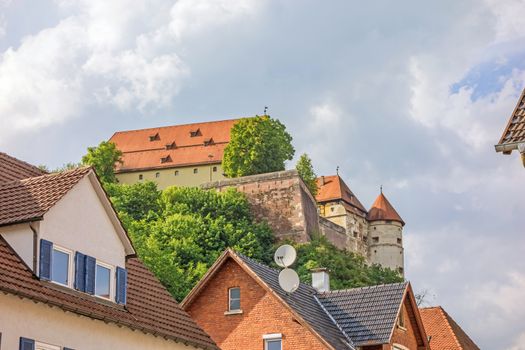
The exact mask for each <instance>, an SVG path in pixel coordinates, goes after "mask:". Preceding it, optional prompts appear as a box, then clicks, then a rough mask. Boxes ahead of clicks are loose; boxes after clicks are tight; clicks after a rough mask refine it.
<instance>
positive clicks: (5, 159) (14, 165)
mask: <svg viewBox="0 0 525 350" xmlns="http://www.w3.org/2000/svg"><path fill="white" fill-rule="evenodd" d="M44 174H46V172H45V171H44V170H42V169H39V168H37V167H36V166H34V165H31V164H29V163H26V162H24V161H21V160H19V159H16V158H15V157H11V156H10V155H8V154H6V153H3V152H0V184H2V183H6V182H11V181H13V180H22V179H26V178H28V177H32V176H40V175H44Z"/></svg>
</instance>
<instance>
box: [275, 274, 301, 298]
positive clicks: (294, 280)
mask: <svg viewBox="0 0 525 350" xmlns="http://www.w3.org/2000/svg"><path fill="white" fill-rule="evenodd" d="M299 283H300V282H299V275H298V274H297V272H295V271H294V270H292V269H288V268H286V269H284V270H282V271H281V272H280V273H279V285H280V286H281V288H282V289H283V290H284V291H285V292H287V293H293V292H295V291H296V290H297V288H299Z"/></svg>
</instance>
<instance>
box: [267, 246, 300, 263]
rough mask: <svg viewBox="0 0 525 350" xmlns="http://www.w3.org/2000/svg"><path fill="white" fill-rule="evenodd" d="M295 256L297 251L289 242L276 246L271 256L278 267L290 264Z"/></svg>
mask: <svg viewBox="0 0 525 350" xmlns="http://www.w3.org/2000/svg"><path fill="white" fill-rule="evenodd" d="M296 258H297V252H296V251H295V248H294V247H292V246H291V245H289V244H284V245H282V246H280V247H279V248H277V250H276V251H275V254H274V256H273V260H274V261H275V263H276V264H277V265H279V266H280V267H285V268H286V267H289V266H291V265H292V264H293V263H294V262H295V259H296Z"/></svg>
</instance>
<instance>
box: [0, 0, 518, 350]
mask: <svg viewBox="0 0 525 350" xmlns="http://www.w3.org/2000/svg"><path fill="white" fill-rule="evenodd" d="M524 27H525V1H524V0H476V1H474V0H472V1H469V0H463V1H457V0H440V1H416V0H414V1H410V0H406V1H386V0H376V1H366V2H363V1H350V0H330V1H313V0H281V1H279V0H275V1H272V0H214V1H212V0H178V1H164V0H150V1H140V0H127V1H124V0H112V1H106V0H85V1H83V0H80V1H72V0H56V1H46V0H41V1H30V0H12V1H10V0H0V150H1V151H3V152H7V153H9V154H11V155H13V156H15V157H18V158H20V159H23V160H25V161H28V162H30V163H33V164H45V165H47V166H48V167H50V168H53V167H58V166H61V165H62V164H64V163H67V162H78V161H79V160H80V158H81V156H82V155H83V154H84V153H85V151H86V148H87V147H88V146H93V145H96V144H98V143H99V142H100V141H102V140H107V139H108V138H109V137H111V135H112V134H113V133H114V132H115V131H117V130H129V129H137V128H145V127H156V126H163V125H173V124H180V123H190V122H200V121H209V120H218V119H230V118H238V117H243V116H252V115H255V114H262V113H263V111H264V107H265V106H268V108H269V109H268V113H269V114H270V115H271V116H272V117H275V118H278V119H279V120H281V121H282V122H283V123H284V124H285V125H286V126H287V128H288V130H289V132H290V133H291V134H292V136H293V137H294V146H295V148H296V158H297V157H298V156H299V155H300V154H302V153H305V152H306V153H308V154H309V155H310V156H311V158H312V160H313V163H314V166H315V169H316V172H317V174H318V175H330V174H334V173H335V171H336V167H337V166H339V167H340V174H341V176H342V177H343V178H344V180H345V181H346V182H347V183H348V184H349V186H350V188H351V189H352V190H353V192H354V193H355V194H356V195H357V196H358V198H359V199H360V200H361V202H363V204H364V205H365V206H370V205H371V203H372V202H373V200H374V199H375V197H376V196H377V194H378V192H379V186H380V185H383V188H384V193H385V194H386V196H387V197H388V198H389V199H390V201H391V202H392V203H393V205H394V206H395V207H396V209H397V210H398V212H399V213H400V214H401V216H402V217H403V219H404V220H405V222H406V223H407V224H406V226H405V229H404V242H405V260H406V276H407V278H408V279H409V280H410V281H411V282H412V284H413V287H414V289H415V291H416V292H421V291H427V304H428V305H436V304H439V305H442V306H443V307H444V308H445V309H446V310H447V311H448V312H449V313H450V314H451V315H452V317H454V318H455V319H456V321H457V322H458V323H459V324H460V325H461V326H462V327H463V328H464V329H465V330H466V331H467V332H468V334H469V335H470V336H471V337H472V338H473V339H474V340H475V341H476V342H477V343H478V345H479V346H480V347H481V348H490V349H506V350H519V349H525V345H523V344H525V302H524V301H523V299H524V296H525V292H524V291H525V258H524V256H523V253H524V252H525V235H524V233H525V226H524V223H523V217H524V212H525V202H524V201H523V198H525V186H523V183H524V178H525V169H524V168H523V166H522V165H521V164H520V161H519V156H518V155H517V154H516V152H514V153H513V154H512V155H510V156H504V155H501V154H498V153H496V152H495V151H494V144H496V143H497V141H498V140H499V137H500V136H501V133H502V131H503V128H504V126H505V123H506V121H507V120H508V117H509V116H510V114H511V112H512V110H513V108H514V106H515V104H516V102H517V99H518V97H519V94H520V93H521V91H522V89H523V88H524V87H525V60H524V59H525V45H524V44H525V34H524V31H523V28H524ZM288 166H289V167H293V166H294V162H293V161H292V162H290V163H289V164H288Z"/></svg>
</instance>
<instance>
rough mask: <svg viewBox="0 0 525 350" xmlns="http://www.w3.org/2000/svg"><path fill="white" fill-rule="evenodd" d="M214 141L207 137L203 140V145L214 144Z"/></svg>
mask: <svg viewBox="0 0 525 350" xmlns="http://www.w3.org/2000/svg"><path fill="white" fill-rule="evenodd" d="M214 144H215V142H214V141H213V139H212V138H210V139H208V140H204V146H211V145H214Z"/></svg>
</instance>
